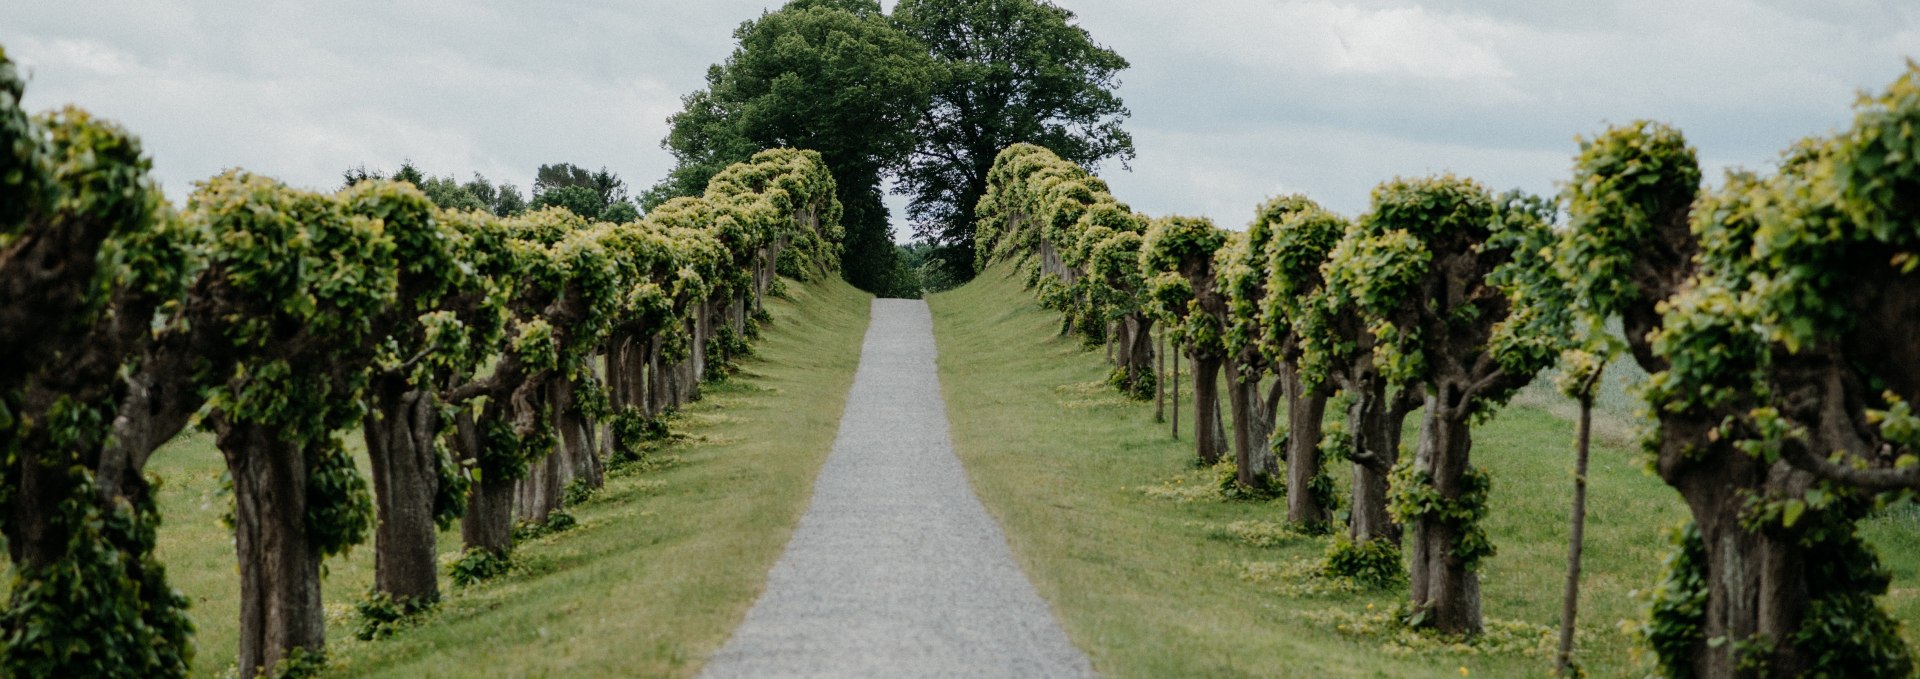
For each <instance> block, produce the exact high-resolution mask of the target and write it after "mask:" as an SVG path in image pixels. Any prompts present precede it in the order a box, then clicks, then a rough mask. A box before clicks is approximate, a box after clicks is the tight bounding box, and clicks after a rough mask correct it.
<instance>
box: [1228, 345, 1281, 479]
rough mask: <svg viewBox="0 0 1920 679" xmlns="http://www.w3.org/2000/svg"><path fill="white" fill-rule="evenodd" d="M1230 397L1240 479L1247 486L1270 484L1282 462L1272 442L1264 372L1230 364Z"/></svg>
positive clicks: (1234, 451) (1236, 462)
mask: <svg viewBox="0 0 1920 679" xmlns="http://www.w3.org/2000/svg"><path fill="white" fill-rule="evenodd" d="M1228 374H1229V376H1228V384H1227V389H1228V392H1227V398H1228V401H1229V405H1230V406H1231V407H1232V408H1233V460H1234V466H1235V469H1236V470H1237V472H1238V473H1237V474H1236V477H1237V480H1238V481H1239V482H1240V485H1242V486H1245V487H1247V488H1266V487H1268V486H1269V485H1271V483H1272V481H1273V480H1274V479H1276V478H1278V477H1279V475H1280V466H1279V463H1278V461H1277V460H1275V459H1274V455H1273V446H1272V445H1270V444H1269V443H1268V438H1269V437H1270V436H1271V435H1272V432H1271V431H1270V430H1268V429H1267V422H1268V421H1269V420H1268V418H1267V404H1266V403H1265V402H1264V401H1263V400H1262V399H1261V398H1260V376H1259V373H1258V372H1257V371H1253V370H1248V369H1245V368H1243V367H1241V366H1239V365H1238V364H1237V363H1236V364H1234V365H1231V366H1229V368H1228Z"/></svg>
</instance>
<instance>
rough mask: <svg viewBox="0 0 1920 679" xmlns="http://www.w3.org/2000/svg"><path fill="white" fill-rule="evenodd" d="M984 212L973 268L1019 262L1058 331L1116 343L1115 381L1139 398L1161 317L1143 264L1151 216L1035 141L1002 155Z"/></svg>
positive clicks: (1146, 386)
mask: <svg viewBox="0 0 1920 679" xmlns="http://www.w3.org/2000/svg"><path fill="white" fill-rule="evenodd" d="M977 217H978V224H979V225H980V232H979V234H980V235H979V241H978V242H979V252H978V255H977V261H976V262H975V266H976V267H978V268H984V267H985V266H986V265H987V264H988V263H990V262H993V261H996V260H1009V261H1013V262H1015V264H1016V266H1019V267H1021V268H1022V269H1023V270H1024V272H1025V275H1026V281H1027V286H1028V287H1029V288H1035V289H1036V292H1037V293H1038V296H1039V298H1040V303H1041V305H1042V306H1044V307H1047V308H1050V309H1055V310H1057V311H1060V312H1061V314H1062V323H1061V334H1068V333H1071V332H1075V331H1078V332H1079V333H1080V334H1081V335H1082V336H1084V337H1085V338H1086V339H1087V340H1088V341H1089V342H1101V341H1107V342H1108V346H1109V347H1110V348H1111V347H1118V348H1119V351H1118V352H1117V353H1116V354H1114V355H1112V356H1110V358H1111V359H1112V360H1113V362H1114V364H1115V366H1116V367H1115V370H1114V373H1113V375H1112V376H1111V378H1110V380H1109V381H1110V382H1111V383H1113V384H1114V385H1115V386H1116V387H1118V388H1119V389H1120V390H1121V391H1122V392H1125V393H1127V394H1129V395H1130V396H1133V397H1136V398H1141V397H1144V395H1145V394H1147V393H1149V392H1151V391H1152V390H1153V388H1154V385H1153V382H1152V378H1151V375H1152V363H1153V348H1152V344H1151V343H1152V339H1151V330H1152V324H1153V321H1154V316H1153V315H1152V314H1151V313H1149V312H1148V310H1147V300H1146V297H1145V294H1146V289H1147V286H1146V281H1145V277H1144V275H1143V272H1142V271H1141V269H1140V263H1139V262H1140V258H1139V249H1140V245H1141V243H1142V235H1143V232H1144V230H1145V228H1146V219H1145V218H1144V217H1142V216H1140V215H1138V214H1135V213H1134V212H1133V211H1132V210H1131V209H1129V208H1128V207H1127V206H1126V205H1125V204H1122V203H1120V202H1118V201H1116V200H1115V199H1114V198H1113V195H1112V194H1111V193H1109V192H1108V191H1107V185H1106V183H1105V182H1103V181H1101V180H1100V179H1099V178H1098V177H1095V176H1093V175H1091V174H1088V173H1087V172H1086V170H1084V169H1082V168H1081V167H1079V166H1077V165H1074V164H1073V163H1069V162H1067V161H1065V160H1062V159H1061V158H1060V157H1059V156H1056V155H1054V154H1053V152H1052V151H1049V150H1047V149H1045V148H1041V147H1039V146H1035V145H1032V144H1014V145H1012V146H1009V147H1007V148H1006V150H1005V151H1003V152H1001V154H1000V156H999V157H998V159H997V160H996V161H995V163H994V167H993V170H992V172H991V173H990V176H989V181H988V186H987V193H986V195H985V196H983V197H982V198H981V200H980V204H979V206H978V210H977Z"/></svg>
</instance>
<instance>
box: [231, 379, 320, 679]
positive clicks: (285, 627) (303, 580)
mask: <svg viewBox="0 0 1920 679" xmlns="http://www.w3.org/2000/svg"><path fill="white" fill-rule="evenodd" d="M213 425H214V430H215V432H216V433H217V437H218V443H219V446H220V452H221V454H222V455H223V456H225V457H226V460H227V469H228V472H229V473H230V474H231V475H232V477H233V502H234V508H233V510H234V511H233V514H234V547H235V551H236V553H237V556H238V557H239V563H240V628H239V629H240V658H239V663H240V672H241V674H242V675H244V676H253V675H254V674H256V673H262V672H265V671H267V670H271V669H272V668H273V667H274V666H275V665H277V664H279V663H280V662H281V661H282V660H286V659H287V658H288V657H289V656H290V655H292V654H293V653H294V652H295V651H296V649H298V650H302V651H304V652H305V653H308V654H315V655H318V654H324V653H325V652H326V646H327V640H326V615H325V610H324V609H323V608H322V607H321V600H320V558H321V556H320V550H319V549H318V547H317V546H316V545H315V544H314V543H313V540H312V537H311V536H310V535H308V534H307V528H306V520H307V502H308V498H307V456H306V454H305V452H304V451H302V450H301V449H300V448H299V447H298V446H295V445H293V444H289V443H287V442H285V441H282V440H280V437H279V436H278V435H276V432H274V431H272V430H269V429H268V428H266V427H262V426H259V425H253V424H244V423H242V424H235V423H231V422H229V421H227V420H226V418H224V417H222V416H219V415H215V417H214V418H213Z"/></svg>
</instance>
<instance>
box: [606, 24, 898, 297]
mask: <svg viewBox="0 0 1920 679" xmlns="http://www.w3.org/2000/svg"><path fill="white" fill-rule="evenodd" d="M734 38H735V40H736V42H737V45H736V47H735V49H734V51H733V54H732V55H731V56H729V57H728V58H727V61H726V62H725V63H723V64H719V65H716V66H714V67H713V68H712V69H710V70H709V71H708V72H707V87H706V89H704V90H699V91H695V92H694V93H692V94H689V95H687V96H686V97H685V98H684V100H683V101H684V103H685V108H684V109H683V110H682V111H681V112H679V113H676V114H674V115H673V116H672V117H671V118H670V119H669V121H668V122H669V124H670V125H671V131H670V132H669V133H668V135H667V138H666V140H665V142H664V145H665V146H666V147H667V149H668V150H669V151H670V152H672V153H673V156H674V159H675V166H674V169H673V170H672V171H671V172H670V173H669V174H668V176H667V178H666V179H664V180H662V181H661V182H660V183H659V184H656V185H654V187H653V188H651V189H649V190H648V191H647V192H646V194H645V196H643V198H642V201H641V202H642V205H643V206H644V207H646V208H647V209H648V212H649V214H651V213H652V212H654V211H655V210H656V209H657V207H658V206H661V205H665V204H666V203H667V202H668V201H670V200H671V199H673V198H676V197H686V196H697V195H701V193H702V190H703V189H704V188H705V187H706V186H707V182H708V180H709V179H710V178H712V177H714V176H715V175H716V174H718V173H719V172H720V171H721V170H722V169H723V168H725V167H726V166H727V165H729V164H732V163H736V162H741V161H746V160H748V159H749V158H750V157H751V156H752V155H753V154H754V153H755V152H757V151H761V150H764V149H771V148H776V147H782V146H794V147H800V148H807V149H813V150H815V151H817V152H818V153H819V154H820V158H821V159H822V160H824V161H825V163H826V165H827V167H829V168H831V169H832V171H833V174H834V176H835V177H836V178H837V180H838V182H837V186H836V195H837V197H838V199H839V202H840V203H841V204H842V205H843V206H844V210H845V211H844V213H843V214H842V215H841V220H840V221H841V222H842V223H844V224H845V226H846V228H847V232H846V235H845V237H844V238H843V239H842V241H843V242H844V243H845V248H844V250H843V251H841V259H840V267H841V269H842V272H843V274H844V275H845V276H846V277H847V280H848V281H849V282H852V283H854V284H855V285H857V286H859V287H861V288H863V289H867V290H883V289H884V288H885V286H886V285H887V284H889V283H890V279H891V277H892V275H893V273H894V272H895V262H894V257H895V255H894V246H893V242H892V238H891V235H890V230H891V227H890V226H889V224H888V220H887V214H886V206H885V205H884V204H883V203H882V202H881V193H880V176H881V174H882V173H883V172H885V171H886V170H887V169H888V168H892V167H895V166H897V165H898V164H899V163H900V162H901V161H902V160H904V159H905V158H906V157H907V155H908V154H909V153H911V152H912V150H913V148H914V137H913V126H914V124H915V122H916V121H917V120H918V119H919V115H920V112H921V111H922V110H924V108H925V105H926V101H927V95H928V91H929V89H930V88H931V86H932V81H933V78H934V76H935V71H934V67H933V65H932V62H931V60H930V59H929V58H928V56H927V53H926V50H925V48H924V47H922V46H921V45H919V44H918V43H917V42H916V41H914V40H913V38H912V37H910V36H908V35H906V34H905V33H903V32H901V31H900V30H899V29H898V28H896V27H894V26H893V25H892V24H891V23H890V22H889V21H888V20H887V18H886V17H884V16H882V15H881V14H880V12H879V9H878V6H877V5H872V6H868V5H866V4H859V5H858V6H853V5H848V4H834V3H821V2H791V3H788V4H787V5H786V6H784V7H782V8H781V9H779V10H777V11H773V12H768V13H766V14H763V15H761V16H760V17H759V18H758V19H755V20H753V21H749V22H747V23H745V24H742V25H741V26H740V28H739V30H737V31H735V32H734Z"/></svg>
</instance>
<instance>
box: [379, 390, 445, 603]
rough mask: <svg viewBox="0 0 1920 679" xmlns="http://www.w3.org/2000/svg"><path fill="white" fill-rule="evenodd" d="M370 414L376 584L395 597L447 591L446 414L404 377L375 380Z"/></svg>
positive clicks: (419, 596) (425, 596)
mask: <svg viewBox="0 0 1920 679" xmlns="http://www.w3.org/2000/svg"><path fill="white" fill-rule="evenodd" d="M373 401H374V402H373V404H372V405H373V410H372V412H371V413H369V414H368V415H367V417H366V420H365V431H366V438H367V459H368V462H369V463H370V466H371V467H372V471H373V497H374V506H375V511H376V512H377V514H376V517H377V520H376V521H375V528H374V542H373V545H374V548H373V550H374V551H373V563H374V576H373V579H374V589H375V590H377V591H380V592H385V593H387V594H390V595H392V596H394V597H396V598H405V599H424V600H434V599H438V598H439V596H440V585H439V580H438V571H439V565H438V563H437V562H436V561H435V557H436V555H437V554H436V550H435V549H434V544H435V541H436V539H437V538H438V534H437V532H436V530H435V526H434V522H433V501H434V497H435V496H436V495H437V494H438V491H439V485H440V475H439V469H438V467H439V464H440V461H439V459H438V451H437V450H436V448H435V446H434V438H435V436H436V435H437V434H438V432H439V428H440V427H439V422H438V420H439V413H438V412H437V410H436V408H435V402H434V399H433V397H432V396H431V395H430V394H427V393H425V392H422V391H418V390H406V386H405V384H404V381H403V380H398V379H394V380H382V382H381V383H379V384H378V385H377V386H376V394H375V395H374V398H373Z"/></svg>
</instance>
